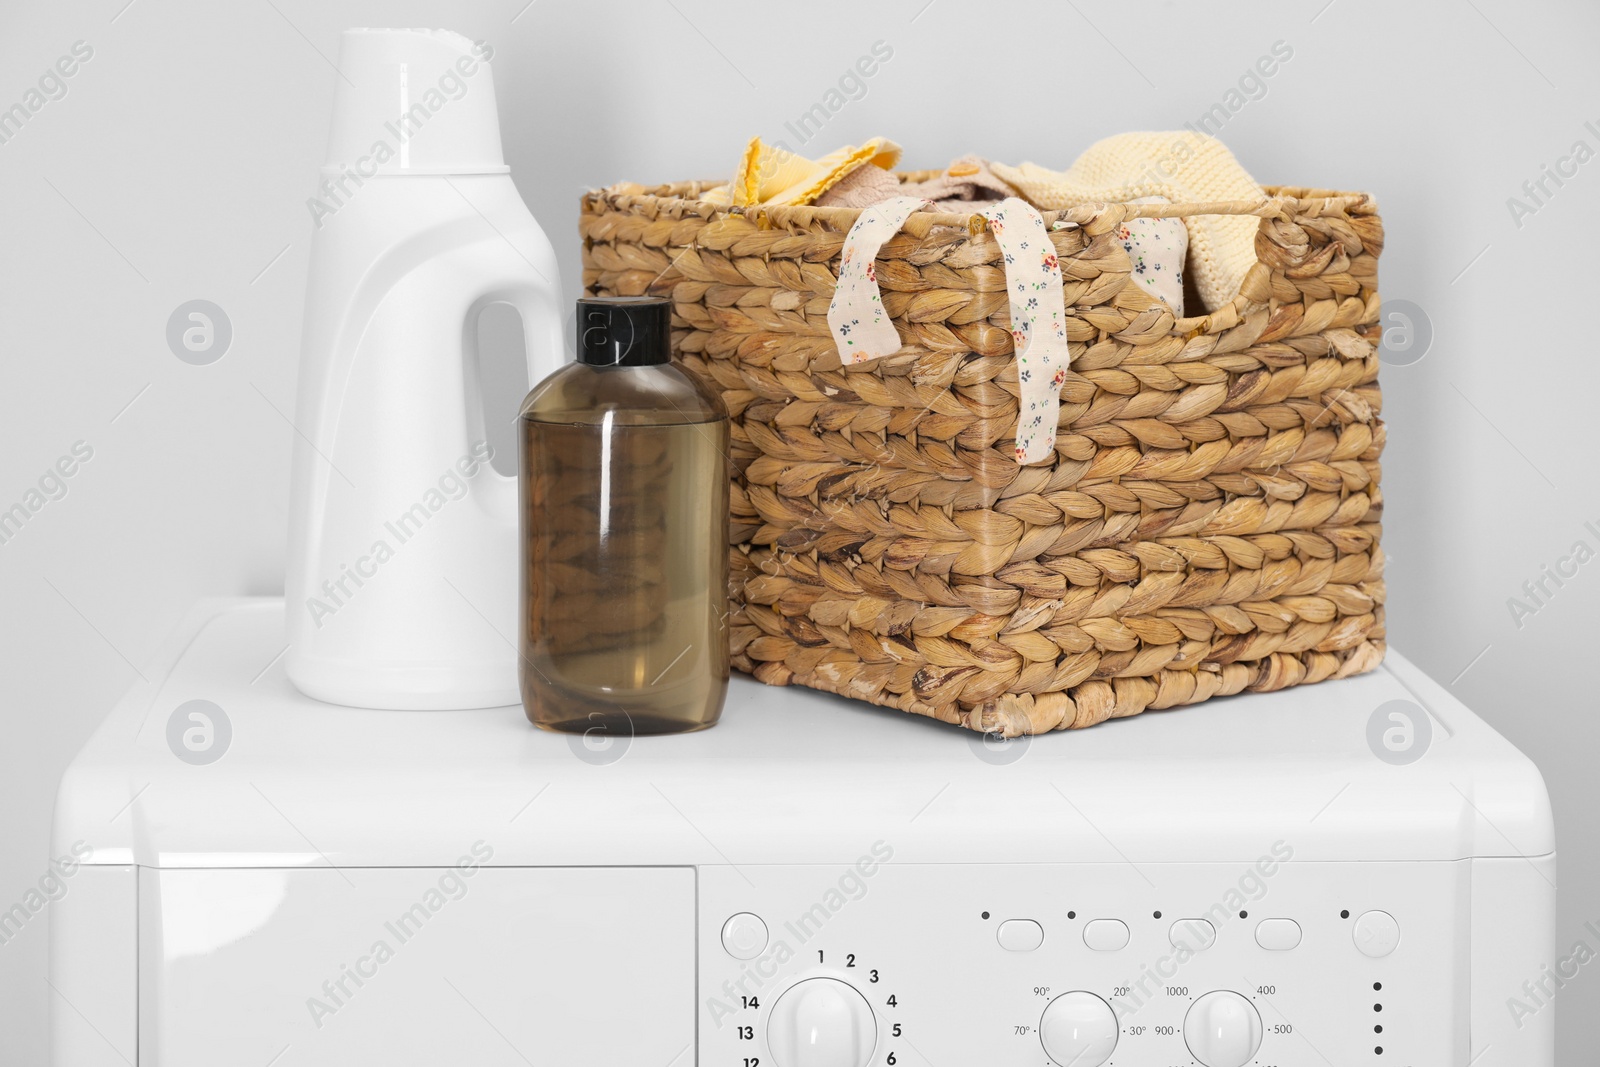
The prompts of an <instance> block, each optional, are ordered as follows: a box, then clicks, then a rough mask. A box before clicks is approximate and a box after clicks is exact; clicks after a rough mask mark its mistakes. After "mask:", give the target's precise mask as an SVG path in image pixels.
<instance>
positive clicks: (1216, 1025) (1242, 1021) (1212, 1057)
mask: <svg viewBox="0 0 1600 1067" xmlns="http://www.w3.org/2000/svg"><path fill="white" fill-rule="evenodd" d="M1183 1040H1184V1041H1185V1043H1187V1044H1188V1046H1189V1054H1190V1055H1191V1056H1193V1057H1194V1058H1195V1059H1196V1060H1198V1061H1200V1063H1202V1064H1204V1067H1244V1065H1245V1064H1247V1063H1249V1062H1250V1061H1251V1060H1252V1059H1254V1058H1255V1054H1256V1050H1257V1049H1259V1048H1260V1047H1261V1013H1260V1012H1258V1011H1256V1006H1255V1005H1254V1004H1252V1003H1250V1001H1248V1000H1246V999H1245V998H1244V997H1242V996H1240V995H1239V994H1238V993H1235V992H1233V991H1232V990H1227V989H1219V990H1217V991H1216V992H1213V993H1207V994H1206V995H1205V996H1203V997H1201V998H1200V999H1199V1000H1197V1001H1195V1002H1194V1003H1193V1004H1191V1005H1189V1014H1188V1015H1187V1016H1185V1017H1184V1020H1183Z"/></svg>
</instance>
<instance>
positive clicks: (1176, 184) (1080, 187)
mask: <svg viewBox="0 0 1600 1067" xmlns="http://www.w3.org/2000/svg"><path fill="white" fill-rule="evenodd" d="M993 169H994V173H995V175H996V176H997V177H998V178H1000V179H1001V180H1002V181H1005V182H1009V183H1010V184H1011V185H1013V186H1015V187H1016V189H1017V195H1019V196H1021V197H1022V198H1023V199H1024V200H1027V201H1028V202H1029V203H1031V204H1032V205H1033V206H1034V207H1037V208H1039V209H1040V210H1044V211H1049V210H1053V209H1055V210H1059V209H1061V208H1068V207H1076V206H1077V205H1079V204H1090V203H1126V202H1128V201H1130V200H1136V199H1139V198H1141V197H1151V196H1158V197H1165V198H1166V199H1168V200H1170V201H1172V202H1174V203H1191V204H1192V203H1205V202H1208V201H1218V200H1252V201H1259V200H1262V199H1264V198H1265V197H1266V193H1265V192H1264V191H1263V190H1262V188H1261V186H1260V185H1258V184H1257V183H1256V181H1255V179H1254V178H1252V177H1250V174H1249V172H1248V171H1246V170H1245V169H1244V168H1243V167H1242V166H1240V165H1239V161H1238V160H1237V159H1235V158H1234V157H1233V153H1232V152H1230V151H1228V149H1227V146H1225V145H1224V144H1223V143H1222V142H1221V141H1219V140H1217V139H1216V138H1214V137H1206V136H1204V135H1203V134H1197V133H1190V132H1188V131H1178V132H1171V131H1169V132H1166V133H1124V134H1118V135H1117V136H1115V137H1108V138H1106V139H1105V140H1103V141H1099V142H1097V143H1095V144H1093V145H1091V146H1090V147H1089V148H1088V149H1087V150H1086V151H1085V152H1084V153H1083V154H1082V155H1081V156H1079V157H1078V159H1077V161H1076V162H1075V163H1073V164H1072V166H1071V167H1069V168H1068V169H1066V170H1065V171H1054V170H1047V169H1046V168H1044V167H1041V166H1039V165H1038V164H1037V163H1024V164H1022V166H1020V167H1008V166H1005V165H1004V164H1000V163H996V164H994V165H993ZM1259 221H1260V220H1258V219H1257V218H1256V217H1255V216H1253V215H1188V216H1186V217H1185V219H1184V222H1185V225H1186V226H1187V228H1188V232H1189V251H1190V253H1192V255H1191V257H1190V262H1189V266H1190V270H1191V271H1192V273H1193V274H1194V282H1195V288H1196V290H1197V291H1198V292H1199V294H1200V299H1201V300H1202V301H1203V302H1204V303H1205V305H1206V307H1207V308H1208V309H1215V308H1218V307H1221V306H1223V305H1224V304H1227V303H1228V302H1229V301H1231V300H1232V299H1233V298H1234V297H1235V296H1237V295H1238V294H1239V286H1240V284H1241V283H1243V281H1244V276H1245V272H1246V271H1248V270H1249V269H1250V268H1251V267H1252V266H1253V265H1254V264H1255V262H1256V254H1255V243H1256V230H1257V228H1258V226H1259Z"/></svg>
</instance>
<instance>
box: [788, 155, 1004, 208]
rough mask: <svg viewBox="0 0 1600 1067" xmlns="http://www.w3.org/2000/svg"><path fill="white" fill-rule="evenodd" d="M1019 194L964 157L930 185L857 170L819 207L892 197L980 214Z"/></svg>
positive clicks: (982, 164)
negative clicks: (914, 199) (983, 210)
mask: <svg viewBox="0 0 1600 1067" xmlns="http://www.w3.org/2000/svg"><path fill="white" fill-rule="evenodd" d="M1015 195H1017V194H1016V190H1015V189H1013V188H1011V186H1009V185H1007V184H1006V183H1005V182H1003V181H1001V180H1000V179H999V178H996V177H995V176H994V171H992V170H990V169H989V161H988V160H985V159H979V158H978V157H977V156H962V157H961V158H960V159H958V160H956V161H955V162H954V163H951V164H950V166H948V167H946V168H945V169H944V170H943V171H941V172H940V173H938V174H936V175H934V176H933V177H932V178H929V179H927V180H926V181H920V182H912V181H906V182H902V181H901V180H900V178H899V176H898V175H896V174H893V173H891V172H890V171H887V170H884V169H882V168H881V167H857V168H856V169H855V170H853V171H851V172H850V173H849V174H846V175H845V176H844V177H843V178H840V179H839V181H838V182H837V183H836V184H835V185H834V186H833V188H831V189H829V190H828V191H827V192H825V193H823V194H822V195H821V196H820V197H818V198H817V206H818V207H850V208H861V207H869V206H871V205H872V204H876V203H880V202H882V201H884V200H887V199H889V198H890V197H891V196H914V197H916V198H917V199H919V200H929V201H932V210H934V211H968V210H973V211H980V210H982V208H983V206H984V205H985V204H992V203H997V202H999V201H1001V200H1004V199H1005V198H1006V197H1008V196H1015Z"/></svg>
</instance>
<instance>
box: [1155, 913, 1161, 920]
mask: <svg viewBox="0 0 1600 1067" xmlns="http://www.w3.org/2000/svg"><path fill="white" fill-rule="evenodd" d="M1156 918H1158V919H1159V918H1161V913H1160V912H1159V911H1158V912H1156Z"/></svg>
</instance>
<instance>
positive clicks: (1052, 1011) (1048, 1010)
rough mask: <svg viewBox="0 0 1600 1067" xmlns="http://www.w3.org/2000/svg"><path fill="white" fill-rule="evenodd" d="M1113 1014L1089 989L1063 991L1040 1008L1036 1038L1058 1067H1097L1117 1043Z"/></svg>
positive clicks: (1109, 1007)
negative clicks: (1041, 1010)
mask: <svg viewBox="0 0 1600 1067" xmlns="http://www.w3.org/2000/svg"><path fill="white" fill-rule="evenodd" d="M1117 1030H1118V1028H1117V1015H1116V1013H1115V1012H1114V1011H1112V1010H1111V1005H1109V1004H1107V1003H1106V1002H1105V1001H1103V1000H1101V999H1100V998H1099V997H1097V996H1095V995H1094V994H1093V993H1083V992H1077V993H1063V994H1062V995H1061V996H1059V997H1057V998H1056V999H1054V1000H1052V1001H1051V1002H1050V1003H1049V1004H1048V1005H1047V1006H1046V1007H1045V1009H1044V1017H1043V1018H1042V1019H1040V1020H1039V1040H1040V1041H1042V1042H1044V1051H1045V1055H1047V1056H1049V1057H1050V1059H1051V1060H1053V1061H1054V1062H1056V1063H1058V1064H1060V1065H1061V1067H1100V1065H1101V1064H1102V1063H1104V1062H1106V1061H1107V1060H1109V1059H1110V1058H1111V1053H1112V1051H1113V1050H1114V1049H1116V1047H1117Z"/></svg>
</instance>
